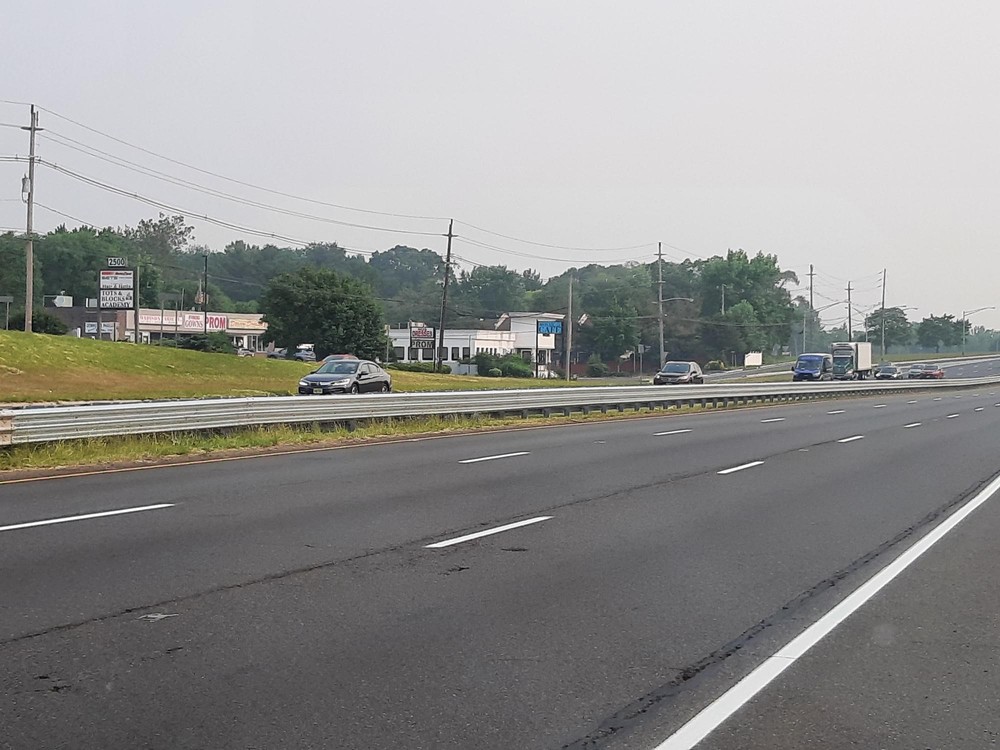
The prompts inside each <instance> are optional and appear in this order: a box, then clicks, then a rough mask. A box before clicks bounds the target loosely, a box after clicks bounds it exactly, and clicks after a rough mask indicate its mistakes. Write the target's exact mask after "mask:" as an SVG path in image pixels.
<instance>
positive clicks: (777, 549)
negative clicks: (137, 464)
mask: <svg viewBox="0 0 1000 750" xmlns="http://www.w3.org/2000/svg"><path fill="white" fill-rule="evenodd" d="M998 372H1000V360H995V361H990V362H979V363H967V364H961V365H956V366H954V367H952V368H949V377H963V376H965V377H972V376H979V375H986V374H996V373H998ZM998 473H1000V386H997V387H995V388H993V387H990V388H986V387H982V388H978V389H967V390H962V391H960V392H947V391H946V392H937V393H933V392H930V391H925V392H919V393H909V394H899V395H889V396H871V397H867V398H858V399H838V400H832V401H822V402H805V403H801V404H788V405H781V406H770V407H765V408H751V409H741V410H735V411H729V412H719V413H707V414H699V415H675V416H667V415H662V416H661V415H657V416H653V417H646V418H641V419H628V420H613V421H608V422H600V423H587V424H579V425H572V426H561V427H544V428H541V427H534V428H526V429H515V430H508V431H502V432H494V433H479V434H470V435H460V436H459V435H455V436H444V437H431V438H418V439H413V440H407V441H403V442H395V443H388V444H378V445H367V446H359V447H350V448H342V449H323V450H313V451H304V452H290V453H287V454H280V455H269V456H262V457H256V458H243V459H237V460H225V461H215V462H201V463H191V464H187V465H184V464H182V465H174V466H167V467H141V468H138V469H137V470H131V471H118V472H98V473H93V474H90V475H86V476H76V477H65V478H53V479H45V480H41V481H23V482H22V481H13V482H7V483H3V484H0V567H2V570H3V573H4V575H3V578H2V583H0V693H2V696H3V704H2V710H0V747H4V748H74V749H76V748H118V747H143V748H260V749H264V748H279V747H289V748H359V749H360V748H373V749H379V750H381V749H383V748H385V749H388V748H401V747H405V748H410V749H416V748H497V749H500V748H503V749H505V750H506V749H509V748H616V749H617V748H630V749H631V748H635V749H645V750H653V749H654V748H663V749H664V750H677V748H679V747H685V746H692V744H693V743H690V742H689V743H688V744H687V745H685V744H684V743H685V742H686V740H685V737H689V736H695V735H692V734H691V733H692V732H694V733H696V734H697V733H698V732H701V735H698V738H699V739H701V737H703V739H702V741H701V742H700V744H698V745H697V746H698V747H700V748H726V749H729V748H732V749H735V748H789V749H791V748H801V747H883V748H895V747H899V748H904V747H905V748H913V747H934V748H939V747H979V746H990V743H993V744H995V743H996V742H997V740H998V736H1000V735H998V733H1000V720H998V718H997V717H998V716H1000V696H998V694H997V692H996V690H995V680H996V675H997V674H998V672H1000V657H998V655H997V654H998V651H997V649H996V648H995V643H996V640H997V637H998V635H1000V633H998V618H997V612H998V611H1000V606H998V605H1000V587H998V586H997V585H996V584H995V583H994V580H995V576H994V575H993V571H995V570H996V569H997V564H998V563H1000V559H998V557H1000V547H998V546H997V545H996V543H995V540H996V539H997V538H998V536H1000V507H998V505H1000V498H993V496H992V490H993V489H995V486H993V485H990V482H991V481H992V480H993V479H994V478H995V477H996V476H997V475H998ZM984 488H986V490H985V491H984ZM970 501H971V502H973V503H975V505H970V506H966V505H964V504H965V503H966V502H970ZM973 508H974V509H973ZM960 513H969V515H968V518H967V520H961V522H960V523H955V525H954V528H953V529H952V530H949V531H948V532H947V533H942V536H941V538H940V541H937V542H936V544H934V545H933V546H929V547H928V549H927V550H926V551H925V552H921V553H920V554H919V556H914V555H915V553H916V552H917V551H919V550H918V548H917V547H915V546H914V545H919V544H922V543H926V540H928V539H929V537H927V535H928V534H933V533H938V532H939V530H940V529H943V528H944V527H942V526H939V524H942V523H949V522H954V521H956V520H957V519H959V518H960V516H958V515H954V514H960ZM962 518H964V517H962ZM921 540H924V542H922V541H921ZM908 550H909V552H908ZM907 555H911V556H913V559H912V561H909V562H908V560H909V559H910V558H908V557H907ZM904 563H905V567H903V565H904ZM893 565H896V566H898V567H899V570H898V574H894V577H892V578H891V579H888V578H887V580H886V582H885V583H884V585H883V586H882V587H881V588H879V589H878V590H877V591H875V593H873V594H872V595H871V596H870V598H868V599H866V600H864V601H863V602H861V603H860V604H858V605H857V606H856V607H855V606H854V604H853V603H852V602H854V601H855V600H854V599H852V598H851V596H852V592H854V591H855V590H857V589H858V588H859V587H861V586H862V585H864V584H865V582H866V581H870V580H874V579H873V578H872V577H873V576H877V575H884V574H886V572H887V571H890V570H892V568H891V566H893ZM887 566H889V567H887ZM880 571H882V573H881V574H880ZM984 572H985V573H986V575H983V573H984ZM838 605H840V606H841V607H842V608H843V607H847V608H848V609H849V611H848V613H847V614H846V615H844V617H843V618H840V620H839V621H838V622H837V624H836V625H835V626H834V627H832V628H830V629H829V630H828V631H827V632H824V633H823V634H822V637H819V638H813V637H812V636H811V634H812V633H813V632H815V628H816V627H822V623H824V622H827V620H825V619H824V616H827V617H828V616H829V615H828V613H830V612H831V610H834V608H835V607H837V606H838ZM836 611H840V610H836ZM844 611H847V610H844ZM801 637H805V638H807V639H810V640H811V642H810V644H809V647H808V648H806V649H801V648H798V647H797V646H796V648H793V649H792V650H791V651H790V650H789V649H788V648H787V646H788V644H789V643H790V642H793V639H799V638H801ZM800 642H801V641H795V643H796V644H798V643H800ZM792 652H794V653H792ZM789 654H791V655H789ZM775 655H778V658H779V659H780V660H781V664H780V670H774V671H775V672H776V674H773V675H772V676H771V677H770V678H769V679H768V680H767V681H766V682H764V683H762V684H760V685H758V687H757V689H756V690H748V689H747V688H746V685H747V682H746V680H747V679H751V678H753V676H754V675H756V674H759V672H754V670H756V669H757V668H758V667H761V668H764V667H766V666H767V665H769V664H773V663H774V660H775V658H776V657H775ZM748 676H749V677H748ZM745 678H746V679H745ZM723 699H724V700H723ZM720 700H722V705H723V706H725V705H728V706H729V709H727V710H723V709H722V708H719V706H720V703H719V701H720ZM727 702H728V703H727ZM689 722H690V723H689ZM685 733H687V734H685Z"/></svg>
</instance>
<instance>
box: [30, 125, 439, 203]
mask: <svg viewBox="0 0 1000 750" xmlns="http://www.w3.org/2000/svg"><path fill="white" fill-rule="evenodd" d="M38 109H40V110H41V111H42V112H46V113H47V114H50V115H52V116H53V117H58V118H59V119H60V120H65V121H66V122H69V123H72V124H73V125H76V126H77V127H78V128H83V129H84V130H87V131H90V132H91V133H94V134H95V135H99V136H101V137H102V138H107V139H109V140H111V141H114V142H115V143H118V144H121V145H122V146H127V147H128V148H132V149H135V150H136V151H141V152H142V153H144V154H147V155H148V156H154V157H156V158H157V159H162V160H163V161H166V162H169V163H171V164H175V165H177V166H179V167H184V168H185V169H191V170H194V171H195V172H199V173H201V174H204V175H208V176H209V177H215V178H216V179H219V180H225V181H226V182H230V183H233V184H234V185H241V186H243V187H247V188H251V189H253V190H260V191H261V192H264V193H270V194H271V195H278V196H281V197H283V198H290V199H292V200H297V201H303V202H305V203H312V204H313V205H317V206H326V207H328V208H338V209H341V210H343V211H357V212H358V213H365V214H374V215H376V216H391V217H394V218H397V219H418V220H427V221H447V220H448V219H447V218H445V217H441V216H421V215H418V214H404V213H395V212H392V211H376V210H373V209H368V208H357V207H355V206H347V205H343V204H340V203H330V202H327V201H320V200H316V199H313V198H306V197H304V196H301V195H295V194H293V193H286V192H283V191H281V190H274V189H272V188H266V187H263V186H261V185H255V184H253V183H251V182H245V181H243V180H238V179H235V178H233V177H227V176H226V175H224V174H219V173H218V172H212V171H211V170H208V169H202V168H201V167H196V166H194V165H193V164H188V163H186V162H183V161H180V160H179V159H173V158H171V157H169V156H164V155H163V154H158V153H156V152H155V151H151V150H150V149H148V148H144V147H142V146H137V145H135V144H134V143H129V142H128V141H126V140H123V139H121V138H118V137H116V136H113V135H110V134H108V133H104V132H102V131H100V130H98V129H97V128H92V127H90V126H89V125H84V124H83V123H82V122H79V121H77V120H74V119H72V118H71V117H67V116H66V115H62V114H59V113H58V112H56V111H54V110H51V109H48V108H46V107H38Z"/></svg>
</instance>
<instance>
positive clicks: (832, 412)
mask: <svg viewBox="0 0 1000 750" xmlns="http://www.w3.org/2000/svg"><path fill="white" fill-rule="evenodd" d="M845 411H846V409H834V410H833V411H828V412H827V414H843V413H844V412H845Z"/></svg>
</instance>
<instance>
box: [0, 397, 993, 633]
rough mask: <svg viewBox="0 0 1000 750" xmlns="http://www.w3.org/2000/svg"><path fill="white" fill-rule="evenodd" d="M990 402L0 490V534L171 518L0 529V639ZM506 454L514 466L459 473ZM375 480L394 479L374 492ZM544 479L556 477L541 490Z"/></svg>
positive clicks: (671, 422)
mask: <svg viewBox="0 0 1000 750" xmlns="http://www.w3.org/2000/svg"><path fill="white" fill-rule="evenodd" d="M990 393H993V394H994V396H992V397H991V396H990ZM955 396H961V398H956V397H955ZM991 398H994V400H993V401H990V399H991ZM910 402H914V403H910ZM973 402H974V403H973ZM998 402H1000V388H998V389H997V390H995V391H990V390H986V389H981V390H972V391H963V392H962V393H961V394H948V395H947V396H943V395H942V396H937V395H935V394H933V393H931V392H925V393H922V394H900V395H896V396H890V397H880V398H875V399H867V398H866V399H852V400H837V401H835V402H812V403H806V404H800V405H789V406H780V407H768V408H764V409H749V410H745V411H736V412H722V413H718V414H704V415H677V416H668V417H657V418H651V419H642V420H626V421H614V422H607V423H602V424H584V425H578V426H573V427H565V428H547V429H529V430H516V431H510V432H504V433H493V434H474V435H465V436H461V437H454V438H447V439H442V440H437V439H435V440H421V441H416V442H406V443H403V444H389V445H381V446H370V447H364V448H352V449H348V450H334V451H317V452H311V453H304V454H292V455H288V456H282V457H262V458H258V459H248V460H241V461H234V462H222V463H210V464H199V465H193V466H188V467H166V468H159V469H149V470H145V471H142V472H125V473H111V474H102V475H97V476H90V477H80V478H67V479H58V480H53V481H51V482H42V483H39V482H29V483H25V484H12V485H6V486H3V487H2V488H0V492H2V501H0V507H2V514H3V515H2V516H0V526H4V525H11V524H18V523H26V522H33V521H37V520H41V519H54V518H67V517H73V516H76V515H79V514H90V513H95V512H102V511H107V510H111V509H117V508H135V507H144V506H148V505H170V506H172V507H167V508H164V509H161V510H152V511H149V512H141V513H136V514H134V515H128V516H121V517H110V518H102V519H97V520H87V521H80V522H69V523H64V524H61V525H58V526H51V527H45V528H38V529H25V530H15V531H11V532H7V533H6V534H5V536H4V537H3V542H4V544H3V545H0V566H3V567H4V568H5V569H17V570H21V571H23V572H22V574H21V575H19V576H18V577H17V578H15V579H14V580H12V581H10V582H8V584H7V593H8V596H6V597H4V598H3V599H2V600H0V640H3V639H7V638H11V637H16V636H18V635H24V634H26V633H32V632H37V631H41V630H45V629H46V628H51V627H56V626H61V625H65V624H68V623H72V622H80V621H85V620H87V619H90V618H93V617H100V616H104V615H108V614H114V613H116V612H119V611H123V610H126V609H130V608H135V607H140V606H143V605H145V604H150V603H153V602H155V601H159V600H161V599H173V598H177V597H182V596H187V595H192V594H196V593H199V592H203V591H209V590H213V589H217V588H222V587H225V586H232V585H239V584H242V583H245V582H247V581H252V580H255V579H257V578H262V577H266V576H269V575H273V574H274V573H275V572H281V571H287V570H294V569H298V568H306V567H309V566H312V565H317V564H323V563H327V562H329V561H331V560H348V559H350V558H353V557H357V556H361V555H366V554H370V553H371V552H373V551H379V550H385V549H391V548H393V547H396V546H398V545H401V544H405V543H407V542H410V541H412V540H413V539H415V538H422V537H424V536H431V535H436V534H447V533H451V532H454V535H458V534H460V533H462V532H463V531H466V530H469V529H470V528H471V527H475V526H479V525H483V526H487V525H500V524H502V523H505V522H508V521H510V520H516V519H517V518H519V517H521V516H522V515H525V514H539V513H544V512H550V511H552V510H554V509H557V508H559V507H562V506H565V505H568V504H572V503H577V502H586V501H589V500H592V499H594V498H600V497H605V496H613V495H615V494H617V493H619V492H621V491H623V490H627V489H630V488H633V487H636V486H655V485H657V484H661V483H666V482H670V481H673V480H676V479H679V478H683V477H685V476H693V475H698V474H701V473H707V474H712V473H714V472H716V471H725V470H730V469H732V468H735V467H738V466H741V465H743V464H746V463H749V462H753V461H757V460H761V459H762V458H767V456H768V455H772V454H774V455H777V454H780V453H782V452H784V451H789V450H795V451H798V450H808V449H809V448H810V446H813V445H816V444H821V443H823V442H826V441H833V440H838V439H845V438H851V437H856V436H858V435H865V434H867V435H868V438H867V439H869V440H877V439H879V438H878V437H877V435H876V432H877V431H878V430H882V429H898V428H902V427H904V426H905V425H913V424H917V423H919V424H921V425H923V424H924V423H927V424H928V425H930V424H932V423H933V420H935V419H945V418H946V417H947V416H948V415H949V414H952V413H955V410H956V409H958V408H959V407H957V406H955V407H954V408H953V407H952V404H967V405H971V409H975V408H979V405H981V404H988V405H989V406H988V408H992V409H996V408H998V407H994V406H992V404H994V403H998ZM881 405H885V407H886V408H882V409H879V408H876V407H879V406H881ZM982 408H984V409H985V408H987V407H986V406H982ZM831 412H832V413H831ZM972 413H975V412H972ZM772 420H784V421H781V422H778V421H772ZM916 429H920V428H916ZM659 433H667V434H659ZM762 438H763V439H764V440H765V442H764V443H763V444H762V443H761V439H762ZM520 452H527V454H528V455H524V456H510V457H509V458H504V459H497V460H493V461H487V462H482V463H477V464H472V465H463V464H460V463H459V462H460V461H463V460H468V459H477V458H483V457H490V456H497V455H507V454H514V453H520ZM387 474H393V475H396V476H398V477H399V480H397V481H391V482H390V481H378V478H380V477H384V476H386V475H387ZM554 475H558V476H561V477H569V478H572V481H564V482H562V483H561V485H560V486H559V490H558V491H557V492H555V493H553V492H552V491H551V487H550V486H551V485H552V483H553V481H554ZM470 478H471V479H474V481H475V485H474V488H469V487H468V485H467V481H466V480H467V479H470ZM540 488H542V489H540ZM42 509H44V510H42ZM473 530H474V529H473ZM0 533H4V532H0ZM39 539H44V540H46V541H47V544H44V545H41V546H40V545H39V544H38V540H39ZM122 569H125V570H126V571H127V575H125V576H122V575H120V574H119V572H120V571H121V570H122ZM52 570H58V571H60V573H59V579H58V583H57V584H56V585H57V586H58V587H59V588H60V589H62V595H61V596H60V598H59V599H58V600H53V599H52V598H51V597H50V596H49V594H48V592H50V591H51V589H52V585H53V583H52V581H51V575H52V573H51V571H52ZM151 590H152V591H156V592H158V593H159V598H157V599H150V598H149V597H150V595H149V592H150V591H151ZM15 602H16V605H15Z"/></svg>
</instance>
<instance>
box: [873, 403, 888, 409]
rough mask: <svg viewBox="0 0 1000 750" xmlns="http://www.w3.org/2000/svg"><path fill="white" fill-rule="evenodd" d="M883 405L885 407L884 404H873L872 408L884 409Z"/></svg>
mask: <svg viewBox="0 0 1000 750" xmlns="http://www.w3.org/2000/svg"><path fill="white" fill-rule="evenodd" d="M885 407H886V405H885V404H875V406H873V407H872V408H873V409H884V408H885Z"/></svg>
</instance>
